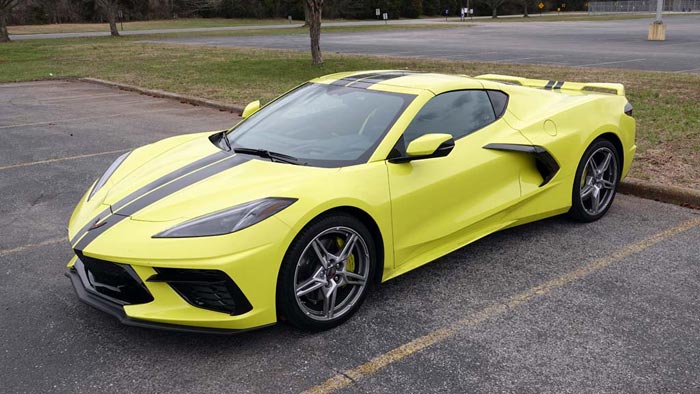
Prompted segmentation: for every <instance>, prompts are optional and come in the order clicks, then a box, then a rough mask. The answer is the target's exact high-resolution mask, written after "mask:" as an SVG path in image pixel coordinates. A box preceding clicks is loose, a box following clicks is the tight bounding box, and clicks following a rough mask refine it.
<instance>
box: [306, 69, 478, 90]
mask: <svg viewBox="0 0 700 394" xmlns="http://www.w3.org/2000/svg"><path fill="white" fill-rule="evenodd" d="M310 82H313V83H324V84H332V85H343V86H348V87H356V88H364V89H377V90H390V91H393V90H394V89H392V88H396V87H398V88H405V89H420V90H428V91H430V92H432V93H434V94H439V93H443V92H446V91H450V90H457V89H483V87H484V86H483V84H482V83H481V81H479V80H477V79H473V78H470V77H468V76H466V75H455V74H438V73H427V72H417V71H407V70H368V71H354V72H344V73H336V74H330V75H325V76H322V77H319V78H316V79H313V80H311V81H310Z"/></svg>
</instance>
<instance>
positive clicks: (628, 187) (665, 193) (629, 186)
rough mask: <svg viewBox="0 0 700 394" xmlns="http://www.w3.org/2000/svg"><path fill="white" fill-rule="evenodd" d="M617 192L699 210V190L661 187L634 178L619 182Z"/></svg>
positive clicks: (668, 186)
mask: <svg viewBox="0 0 700 394" xmlns="http://www.w3.org/2000/svg"><path fill="white" fill-rule="evenodd" d="M618 191H619V192H620V193H622V194H628V195H631V196H636V197H641V198H646V199H649V200H655V201H660V202H665V203H670V204H676V205H680V206H682V207H686V208H693V209H700V190H694V189H688V188H685V187H678V186H670V185H662V184H659V183H652V182H647V181H642V180H640V179H635V178H626V179H625V180H624V181H622V182H620V185H619V186H618Z"/></svg>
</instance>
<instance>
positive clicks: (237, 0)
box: [8, 0, 584, 25]
mask: <svg viewBox="0 0 700 394" xmlns="http://www.w3.org/2000/svg"><path fill="white" fill-rule="evenodd" d="M14 1H16V2H17V5H16V7H14V9H13V11H12V13H10V14H9V17H8V22H9V24H10V25H14V24H46V23H81V22H106V21H107V20H106V16H105V13H104V12H101V10H100V3H101V2H103V1H104V0H14ZM107 2H110V3H114V4H116V5H117V6H118V7H119V9H121V10H122V13H123V15H124V20H125V21H129V20H149V19H168V18H173V17H180V18H185V17H203V18H213V17H218V18H261V19H262V18H286V17H287V16H292V17H293V18H294V19H295V20H303V19H304V1H300V0H113V1H112V0H108V1H107ZM538 2H539V1H538V0H470V1H469V3H470V4H469V5H470V7H471V8H474V11H475V15H492V13H493V12H492V11H493V10H492V9H496V11H497V13H498V15H506V14H523V13H524V10H525V9H527V11H528V12H529V13H537V12H539V10H538V8H537V4H538ZM564 2H565V3H566V4H567V5H566V10H567V11H575V10H583V9H584V0H568V1H564ZM544 3H545V5H546V8H545V11H546V10H556V8H557V7H559V6H560V5H561V3H562V2H561V1H555V0H547V1H544ZM466 5H467V0H324V2H323V17H324V18H345V19H368V18H369V19H371V18H375V17H376V16H375V9H376V8H379V9H381V10H382V12H387V13H388V14H389V18H391V19H396V18H417V17H419V16H442V15H444V12H445V10H448V12H449V15H450V16H457V15H459V11H460V9H461V8H462V7H466Z"/></svg>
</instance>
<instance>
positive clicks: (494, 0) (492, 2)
mask: <svg viewBox="0 0 700 394" xmlns="http://www.w3.org/2000/svg"><path fill="white" fill-rule="evenodd" d="M479 2H480V3H481V4H485V5H486V6H488V7H489V8H490V9H491V18H498V7H500V6H502V5H503V3H505V2H506V0H479Z"/></svg>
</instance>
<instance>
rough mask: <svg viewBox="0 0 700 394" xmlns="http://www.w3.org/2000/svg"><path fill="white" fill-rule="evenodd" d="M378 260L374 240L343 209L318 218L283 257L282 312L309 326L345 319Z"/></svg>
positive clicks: (363, 292)
mask: <svg viewBox="0 0 700 394" xmlns="http://www.w3.org/2000/svg"><path fill="white" fill-rule="evenodd" d="M375 261H376V248H375V245H374V240H373V239H372V236H371V234H370V232H369V230H368V229H367V227H366V226H365V225H364V224H362V222H360V221H359V220H357V219H356V218H354V217H352V216H350V215H347V214H342V213H340V214H334V215H330V216H326V217H322V218H320V219H317V220H315V221H314V222H312V223H311V224H310V225H309V226H307V227H306V228H305V229H304V230H302V231H301V232H300V233H299V235H298V236H297V238H296V239H295V240H294V242H292V245H291V246H290V248H289V250H288V251H287V254H286V256H285V258H284V261H283V262H282V267H281V270H280V276H279V280H278V283H277V304H278V307H279V310H280V312H281V313H282V315H283V316H284V317H285V318H286V319H287V320H288V321H289V323H291V324H292V325H294V326H297V327H299V328H302V329H307V330H325V329H329V328H332V327H335V326H337V325H339V324H341V323H342V322H344V321H345V320H347V319H348V318H350V316H352V315H353V314H354V313H355V312H356V311H357V309H358V308H359V307H360V305H361V304H362V302H363V301H364V299H365V296H366V295H367V290H368V288H369V285H370V281H371V279H370V278H372V277H373V275H374V267H375V266H376V264H375Z"/></svg>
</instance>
